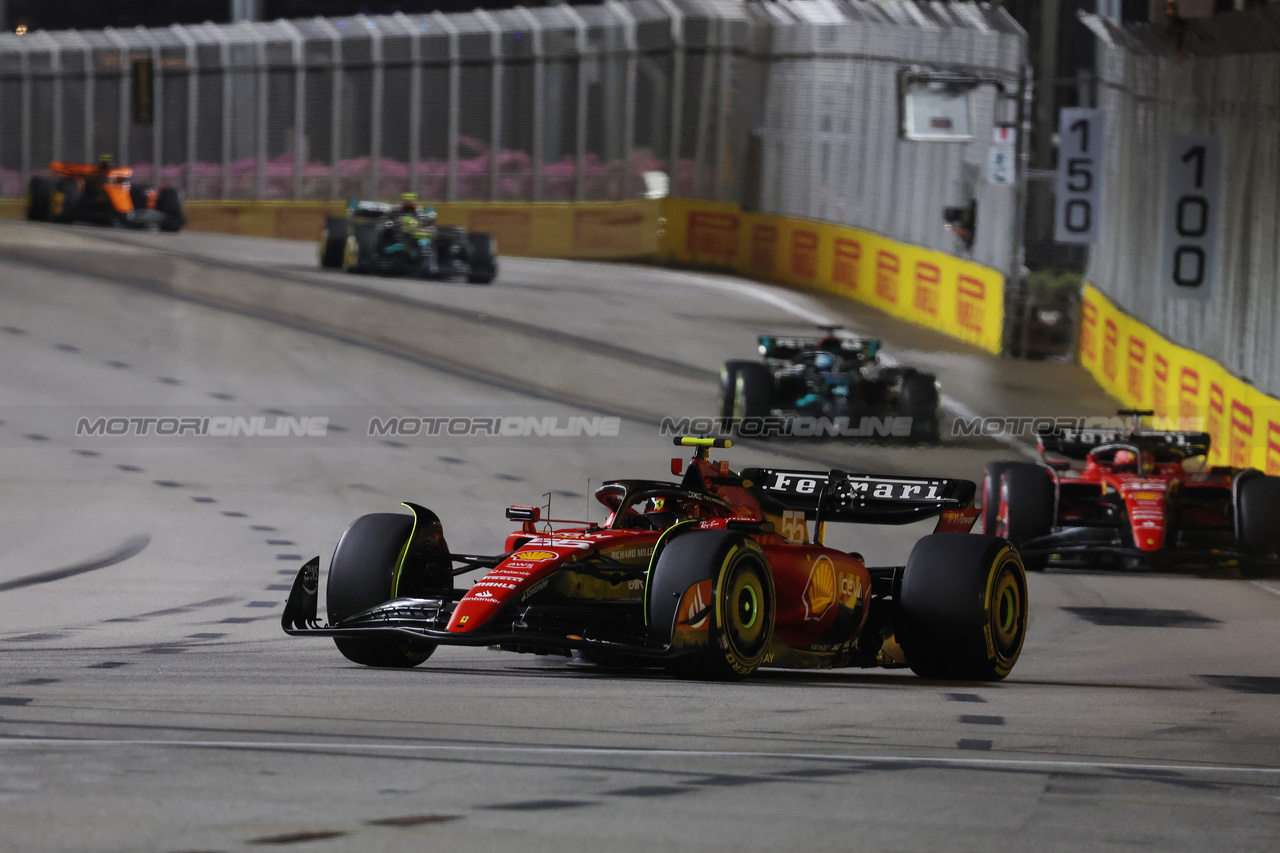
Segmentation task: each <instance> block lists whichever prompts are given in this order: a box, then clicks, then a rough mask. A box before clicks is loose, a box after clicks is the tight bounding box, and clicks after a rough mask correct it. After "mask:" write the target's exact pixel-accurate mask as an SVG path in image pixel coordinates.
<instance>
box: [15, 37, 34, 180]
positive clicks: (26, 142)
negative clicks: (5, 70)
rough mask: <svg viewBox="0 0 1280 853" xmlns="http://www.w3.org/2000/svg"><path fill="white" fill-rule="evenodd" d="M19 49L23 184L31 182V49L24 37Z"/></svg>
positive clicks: (20, 163)
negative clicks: (20, 52)
mask: <svg viewBox="0 0 1280 853" xmlns="http://www.w3.org/2000/svg"><path fill="white" fill-rule="evenodd" d="M17 41H18V49H19V50H20V51H22V58H21V59H20V60H19V62H20V65H19V73H20V74H21V75H22V116H21V118H20V119H19V121H21V123H22V143H21V147H22V152H21V154H20V155H19V158H20V159H19V166H18V168H19V170H20V172H21V175H22V186H23V187H25V186H27V185H28V184H29V183H30V182H31V49H30V48H29V47H27V42H26V40H24V39H18V40H17Z"/></svg>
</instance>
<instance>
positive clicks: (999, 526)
mask: <svg viewBox="0 0 1280 853" xmlns="http://www.w3.org/2000/svg"><path fill="white" fill-rule="evenodd" d="M1054 497H1055V495H1054V484H1053V477H1052V476H1051V475H1050V474H1049V472H1048V471H1047V470H1046V469H1044V468H1042V467H1041V466H1039V465H1036V464H1035V463H1032V462H1008V463H1005V464H1004V466H1003V468H1002V470H1001V471H1000V486H999V492H998V495H997V500H996V512H995V525H994V527H991V528H986V529H987V532H989V533H993V534H995V535H996V536H999V537H1001V538H1004V539H1008V540H1009V541H1010V542H1012V543H1013V544H1014V545H1016V546H1018V547H1022V545H1024V544H1025V543H1027V542H1029V541H1031V540H1032V539H1038V538H1040V537H1041V536H1048V535H1049V534H1050V533H1052V532H1053V524H1054V520H1055V519H1054V503H1055V501H1054ZM984 514H985V510H984ZM1022 559H1023V562H1024V563H1025V565H1026V567H1027V571H1032V572H1039V571H1043V570H1044V569H1045V567H1046V566H1048V565H1049V556H1048V555H1047V554H1040V555H1036V556H1026V555H1024V556H1023V558H1022Z"/></svg>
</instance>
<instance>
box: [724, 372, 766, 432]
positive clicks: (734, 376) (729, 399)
mask: <svg viewBox="0 0 1280 853" xmlns="http://www.w3.org/2000/svg"><path fill="white" fill-rule="evenodd" d="M758 364H759V362H755V361H726V362H725V363H724V366H723V367H721V368H720V409H719V414H720V419H721V420H722V421H729V420H731V419H732V418H733V404H734V399H735V394H736V393H737V389H738V374H739V373H741V372H742V368H743V367H746V366H749V367H756V366H758Z"/></svg>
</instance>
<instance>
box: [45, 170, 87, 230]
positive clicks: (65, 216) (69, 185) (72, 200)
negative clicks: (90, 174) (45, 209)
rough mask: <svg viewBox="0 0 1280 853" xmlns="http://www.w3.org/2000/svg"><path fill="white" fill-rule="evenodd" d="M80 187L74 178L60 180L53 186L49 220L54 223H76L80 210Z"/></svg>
mask: <svg viewBox="0 0 1280 853" xmlns="http://www.w3.org/2000/svg"><path fill="white" fill-rule="evenodd" d="M80 196H81V193H80V185H79V184H77V183H76V182H75V179H74V178H58V180H56V181H55V182H54V184H53V199H52V201H51V202H50V205H49V218H50V219H52V220H53V221H54V222H62V223H67V222H75V221H76V212H77V211H78V210H79V209H80Z"/></svg>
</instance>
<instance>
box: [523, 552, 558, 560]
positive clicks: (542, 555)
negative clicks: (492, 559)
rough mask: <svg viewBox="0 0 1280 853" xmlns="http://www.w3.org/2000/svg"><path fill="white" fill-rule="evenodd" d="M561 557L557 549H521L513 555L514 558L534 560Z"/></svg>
mask: <svg viewBox="0 0 1280 853" xmlns="http://www.w3.org/2000/svg"><path fill="white" fill-rule="evenodd" d="M559 557H560V555H559V554H557V553H556V552H555V551H519V552H517V553H515V554H512V555H511V559H513V560H533V561H536V562H542V561H543V560H555V559H558V558H559Z"/></svg>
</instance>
